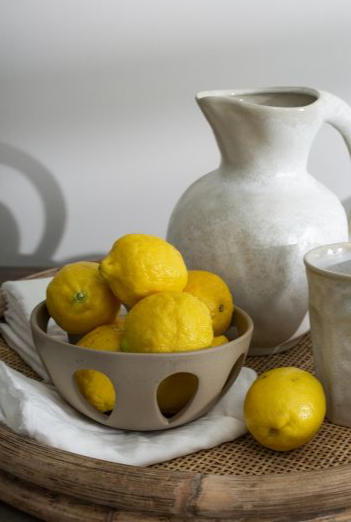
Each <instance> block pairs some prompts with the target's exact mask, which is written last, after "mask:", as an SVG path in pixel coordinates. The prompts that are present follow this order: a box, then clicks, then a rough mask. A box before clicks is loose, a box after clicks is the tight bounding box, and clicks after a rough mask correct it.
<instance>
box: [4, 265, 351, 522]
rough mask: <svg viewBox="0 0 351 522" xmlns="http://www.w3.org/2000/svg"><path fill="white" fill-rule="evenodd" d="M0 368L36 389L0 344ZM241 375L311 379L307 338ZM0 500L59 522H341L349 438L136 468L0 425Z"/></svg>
mask: <svg viewBox="0 0 351 522" xmlns="http://www.w3.org/2000/svg"><path fill="white" fill-rule="evenodd" d="M52 274H53V271H46V272H41V273H40V274H36V275H35V277H41V276H48V275H52ZM0 309H1V304H0ZM0 358H1V359H2V360H3V361H5V362H6V363H7V364H9V365H10V366H11V367H13V368H15V369H16V370H18V371H20V372H22V373H23V374H25V375H27V376H29V377H32V378H35V379H39V378H38V377H37V376H36V375H35V374H34V373H33V371H32V370H31V369H30V368H29V367H28V366H27V365H26V364H25V363H24V362H23V361H22V360H21V359H20V358H19V357H18V356H17V355H16V354H15V353H14V352H13V351H12V350H10V348H9V347H8V346H7V345H6V343H5V342H4V341H3V339H1V338H0ZM246 365H247V366H250V367H251V368H254V369H255V370H256V371H257V372H258V373H261V372H262V371H264V370H265V369H268V368H274V367H278V366H298V367H300V368H303V369H305V370H309V371H312V372H313V359H312V352H311V342H310V338H309V336H308V335H306V336H305V337H304V338H303V339H302V340H301V341H300V343H299V344H298V345H297V346H296V347H294V348H293V349H291V350H290V351H288V352H286V353H282V354H277V355H272V356H264V357H249V358H248V359H247V361H246ZM0 498H1V500H3V501H4V502H7V503H9V504H12V505H14V506H15V507H17V508H18V509H22V510H23V511H26V512H28V513H31V514H33V515H35V516H37V517H39V518H42V519H43V520H48V521H61V522H73V521H76V522H78V521H79V522H81V521H87V522H90V521H91V522H100V521H101V522H102V521H109V522H112V521H136V520H146V521H148V520H150V521H160V522H161V521H167V520H169V521H182V520H189V519H191V520H212V521H213V520H240V521H246V520H252V521H264V520H269V521H289V520H294V521H296V520H301V521H302V520H304V521H305V520H323V521H336V520H337V521H347V520H351V430H350V429H348V428H343V427H340V426H336V425H333V424H331V423H329V422H327V421H325V422H324V423H323V426H322V427H321V429H320V431H319V432H318V434H317V436H316V437H315V439H314V440H313V441H312V442H311V443H310V444H308V445H307V446H305V447H302V448H300V449H297V450H294V451H291V452H287V453H278V452H273V451H270V450H268V449H265V448H263V447H261V446H259V445H258V444H257V443H256V442H255V441H254V440H253V438H252V437H251V436H250V435H245V436H243V437H240V438H239V439H237V440H235V441H233V442H228V443H225V444H221V445H220V446H218V447H216V448H213V449H211V450H204V451H200V452H198V453H196V454H192V455H188V456H185V457H181V458H177V459H174V460H171V461H168V462H164V463H162V464H157V465H154V466H149V467H147V468H141V467H135V466H126V465H120V464H113V463H109V462H106V461H102V460H96V459H92V458H87V457H83V456H80V455H76V454H72V453H69V452H65V451H61V450H57V449H54V448H51V447H48V446H46V445H44V444H42V443H39V442H36V441H34V440H31V439H29V438H26V437H23V436H19V435H16V434H15V433H14V432H12V431H11V430H9V429H8V428H6V427H5V426H2V425H0Z"/></svg>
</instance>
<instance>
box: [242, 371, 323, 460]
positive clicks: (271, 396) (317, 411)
mask: <svg viewBox="0 0 351 522" xmlns="http://www.w3.org/2000/svg"><path fill="white" fill-rule="evenodd" d="M325 412H326V399H325V394H324V391H323V387H322V385H321V383H320V382H319V381H318V380H317V379H316V378H315V377H314V376H313V375H312V374H310V373H309V372H306V371H304V370H301V369H299V368H295V367H282V368H275V369H273V370H269V371H267V372H264V373H263V374H262V375H260V376H259V377H258V378H257V379H256V380H255V381H254V383H253V384H252V386H251V387H250V389H249V391H248V392H247V395H246V398H245V402H244V416H245V422H246V425H247V428H248V430H249V432H250V433H251V434H252V435H253V437H254V438H255V439H256V440H257V441H258V442H260V443H261V444H262V445H264V446H266V447H267V448H270V449H273V450H277V451H288V450H292V449H295V448H298V447H300V446H302V445H304V444H306V443H307V442H309V441H310V440H311V439H312V438H313V437H314V436H315V434H316V433H317V431H318V429H319V428H320V426H321V424H322V422H323V419H324V417H325Z"/></svg>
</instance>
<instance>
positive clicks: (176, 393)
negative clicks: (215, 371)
mask: <svg viewBox="0 0 351 522" xmlns="http://www.w3.org/2000/svg"><path fill="white" fill-rule="evenodd" d="M198 385H199V379H198V377H197V376H196V375H194V374H193V373H188V372H179V373H174V374H172V375H169V376H168V377H166V378H165V379H164V380H163V381H162V382H161V383H160V384H159V386H158V388H157V404H158V407H159V409H160V412H161V413H162V415H163V416H164V417H166V418H167V419H170V418H172V417H174V416H175V415H177V413H179V412H180V411H181V410H183V409H184V408H185V407H186V406H187V404H189V402H190V401H191V399H192V398H193V397H194V395H195V394H196V391H197V388H198Z"/></svg>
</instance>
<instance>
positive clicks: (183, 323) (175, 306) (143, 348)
mask: <svg viewBox="0 0 351 522" xmlns="http://www.w3.org/2000/svg"><path fill="white" fill-rule="evenodd" d="M212 340H213V330H212V321H211V316H210V313H209V310H208V308H207V307H206V306H205V305H204V304H203V303H202V302H201V301H200V300H199V299H197V298H196V297H194V296H193V295H191V294H188V293H185V292H159V293H157V294H153V295H150V296H149V297H145V299H142V300H141V301H139V302H138V303H137V304H136V305H135V306H134V307H133V308H132V309H131V310H130V312H129V313H128V314H127V317H126V320H125V324H124V333H123V336H122V341H121V348H122V350H123V351H126V352H145V353H148V352H163V353H171V352H178V351H188V350H200V349H203V348H208V347H210V346H211V344H212Z"/></svg>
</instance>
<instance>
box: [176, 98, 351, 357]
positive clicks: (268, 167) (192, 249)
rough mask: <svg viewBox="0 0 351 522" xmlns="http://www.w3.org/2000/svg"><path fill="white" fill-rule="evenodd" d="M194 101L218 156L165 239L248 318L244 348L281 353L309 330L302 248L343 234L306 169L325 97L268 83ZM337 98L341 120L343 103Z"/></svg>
mask: <svg viewBox="0 0 351 522" xmlns="http://www.w3.org/2000/svg"><path fill="white" fill-rule="evenodd" d="M329 96H330V97H331V98H330V99H329V98H328V97H329ZM336 100H338V103H339V99H338V98H336ZM198 102H199V105H200V107H201V109H202V110H203V112H204V114H205V116H206V117H207V119H208V121H209V123H210V124H211V126H212V128H213V131H214V134H215V136H216V139H217V143H218V145H219V148H220V151H221V154H222V162H221V165H220V167H219V168H218V170H216V171H214V172H211V173H209V174H207V175H205V176H203V177H202V178H200V179H199V180H198V181H196V182H195V183H194V184H193V185H192V186H191V187H189V189H188V190H187V191H186V192H185V193H184V195H183V196H182V197H181V199H180V200H179V202H178V203H177V205H176V207H175V209H174V211H173V213H172V216H171V219H170V222H169V227H168V233H167V239H168V241H170V242H171V243H173V244H174V245H175V246H176V247H177V248H178V249H179V250H180V251H181V252H182V254H183V256H184V259H185V261H186V263H187V266H188V268H189V269H202V270H209V271H211V272H214V273H216V274H218V275H220V276H221V277H222V278H223V279H224V280H225V281H226V282H227V284H228V285H229V287H230V289H231V291H232V294H233V297H234V303H237V304H238V306H240V307H242V308H244V309H245V310H246V311H247V312H248V313H249V314H250V315H251V317H252V318H253V320H254V325H255V328H254V335H253V341H252V347H251V349H250V353H252V354H262V355H263V354H268V353H274V352H278V351H282V350H286V349H288V348H289V347H290V346H293V345H294V344H295V343H296V342H297V340H298V339H299V338H300V337H301V335H303V334H304V333H305V332H306V331H307V330H308V328H309V324H308V319H307V308H308V298H307V281H306V275H305V270H304V265H303V256H304V254H305V253H306V252H307V251H308V250H310V249H311V248H313V247H315V246H318V245H321V244H325V243H333V242H343V241H347V240H348V227H347V219H346V214H345V211H344V209H343V207H342V205H341V203H340V202H339V200H338V198H337V197H336V196H335V195H334V194H333V193H332V192H331V191H330V190H328V189H327V188H326V187H324V186H323V185H322V184H321V183H319V182H318V181H317V180H315V179H314V178H313V177H312V176H311V175H310V174H309V173H308V172H307V170H306V164H307V159H308V153H309V150H310V146H311V144H312V142H313V139H314V137H315V134H316V132H317V131H318V129H319V128H320V126H321V125H322V123H323V122H324V121H326V120H327V121H329V120H328V111H330V112H333V111H331V104H333V103H334V102H335V97H333V96H332V95H329V94H328V93H321V92H319V91H315V90H312V89H305V88H301V89H298V88H295V89H287V88H286V89H284V88H275V89H269V90H267V91H259V92H253V91H244V92H236V91H212V92H207V93H200V94H199V95H198ZM340 103H341V108H342V110H341V109H340V110H341V112H342V111H343V110H344V111H346V113H347V114H346V117H345V114H342V115H341V121H342V122H344V121H345V119H347V118H348V117H349V114H348V110H349V108H348V106H347V105H346V104H344V105H343V102H341V101H340ZM340 110H339V112H340ZM334 112H335V111H334ZM334 115H335V114H334ZM339 116H340V114H339ZM333 117H334V116H333V115H332V116H331V117H330V122H331V123H332V124H335V125H337V126H338V128H339V130H341V131H342V132H343V135H344V137H346V138H347V137H348V136H347V132H346V131H345V128H343V129H340V125H339V123H337V124H336V123H335V122H333V121H331V120H332V118H333ZM350 122H351V118H350ZM347 128H348V124H347Z"/></svg>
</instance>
